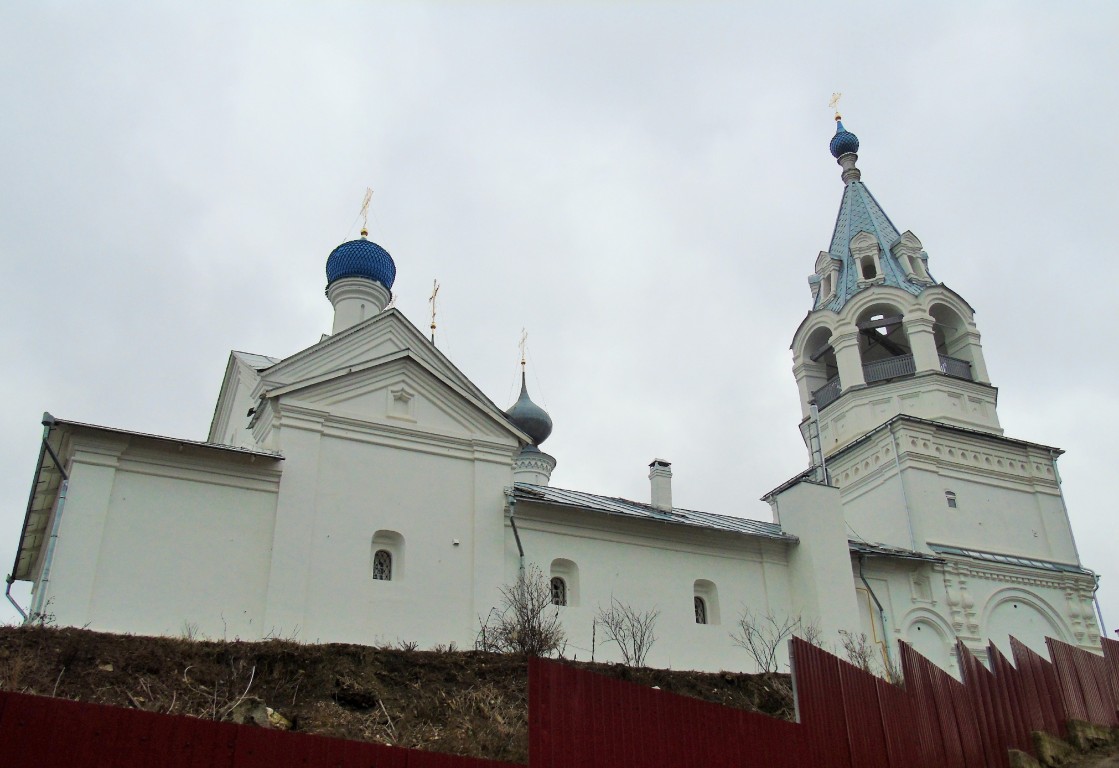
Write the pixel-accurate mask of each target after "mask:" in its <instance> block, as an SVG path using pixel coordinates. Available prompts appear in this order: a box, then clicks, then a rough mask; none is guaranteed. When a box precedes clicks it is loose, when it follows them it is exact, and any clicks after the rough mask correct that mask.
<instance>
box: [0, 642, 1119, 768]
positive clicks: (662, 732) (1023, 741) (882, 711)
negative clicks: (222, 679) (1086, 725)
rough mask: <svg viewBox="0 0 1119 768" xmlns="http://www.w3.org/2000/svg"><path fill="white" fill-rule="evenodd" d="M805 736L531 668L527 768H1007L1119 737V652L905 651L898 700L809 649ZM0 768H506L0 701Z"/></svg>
mask: <svg viewBox="0 0 1119 768" xmlns="http://www.w3.org/2000/svg"><path fill="white" fill-rule="evenodd" d="M790 651H791V653H790V655H791V658H792V667H793V679H794V688H795V697H796V704H797V716H798V722H795V723H793V722H786V721H783V720H776V719H774V718H770V717H766V716H765V715H759V714H755V713H752V712H743V711H741V710H735V709H728V708H726V707H722V706H719V705H717V704H709V703H706V702H702V701H698V700H696V699H691V698H687V697H683V696H676V695H673V694H670V693H665V692H663V691H659V690H655V689H650V688H644V687H641V686H638V685H634V684H632V683H628V682H624V681H621V680H615V679H612V678H606V677H602V676H601V675H596V674H594V673H591V672H586V671H583V670H581V669H576V668H574V667H571V666H568V665H565V664H560V663H557V662H550V661H542V660H538V661H533V662H532V663H530V664H529V762H530V765H531V766H532V767H533V768H597V767H598V766H601V767H602V768H606V767H607V766H609V767H610V768H623V767H625V766H640V767H641V768H662V767H663V768H689V767H690V766H695V767H696V768H699V767H700V766H703V767H706V766H737V767H740V768H754V767H757V768H761V767H763V766H764V768H799V766H809V765H811V766H814V767H815V766H820V767H821V768H856V766H857V768H879V767H881V768H943V767H947V768H984V766H991V767H992V768H1006V767H1007V766H1008V765H1009V760H1008V756H1007V750H1008V749H1011V748H1014V749H1021V750H1024V751H1031V750H1032V743H1031V737H1030V732H1031V731H1035V730H1044V731H1049V732H1050V733H1055V734H1063V733H1064V731H1065V723H1066V721H1067V720H1068V719H1070V718H1074V719H1081V720H1087V721H1089V722H1092V723H1096V724H1099V725H1107V726H1119V642H1116V641H1113V640H1107V639H1105V640H1103V655H1102V656H1100V655H1097V654H1093V653H1090V652H1088V651H1085V650H1083V649H1081V648H1076V647H1074V646H1071V645H1067V644H1065V643H1060V642H1056V641H1053V640H1050V641H1049V653H1050V656H1051V657H1052V659H1053V661H1052V662H1049V661H1047V660H1046V659H1044V658H1042V657H1041V656H1040V655H1039V654H1037V653H1035V652H1033V651H1032V650H1030V649H1029V648H1027V647H1026V646H1025V645H1023V644H1021V643H1019V642H1018V641H1016V640H1014V639H1011V652H1012V655H1013V657H1014V663H1013V664H1012V663H1011V662H1010V661H1009V660H1008V659H1007V658H1006V657H1005V656H1004V655H1003V654H1002V653H1000V652H999V650H998V649H997V648H996V647H995V646H994V645H991V646H990V648H989V649H988V653H987V655H988V666H984V665H983V663H982V662H980V661H979V659H977V658H976V657H975V656H974V655H973V654H972V653H971V652H970V651H969V650H968V649H967V648H965V647H964V646H963V644H962V643H961V644H960V645H959V646H958V648H957V658H958V660H959V665H960V672H961V676H962V681H958V680H956V679H955V678H953V677H952V676H951V675H949V674H948V673H946V672H944V671H943V670H941V669H940V668H939V667H937V666H936V665H934V664H932V663H931V662H929V661H928V660H927V659H925V658H923V657H922V656H921V655H920V654H918V653H917V652H916V651H914V650H913V649H912V648H911V647H909V646H907V645H905V644H902V645H901V665H902V669H903V671H904V676H905V686H904V688H902V687H898V686H894V685H891V684H889V683H887V682H886V681H884V680H881V679H878V678H876V677H874V676H873V675H870V674H868V673H866V672H863V671H862V670H859V669H857V668H855V667H853V666H851V665H850V664H848V663H847V662H845V661H843V660H841V659H839V658H837V657H836V656H834V655H832V654H830V653H827V652H826V651H824V650H821V649H820V648H817V647H815V646H812V645H810V644H808V643H806V642H804V641H801V640H794V641H793V642H792V645H791V648H790ZM0 765H2V766H7V765H36V766H38V765H64V766H67V767H68V768H98V767H100V766H105V767H106V768H108V767H110V766H111V767H112V768H139V767H140V766H150V765H159V766H168V767H169V768H191V767H193V766H199V767H202V766H205V767H206V768H210V767H211V766H213V767H215V768H219V767H220V768H225V767H227V766H228V768H234V767H236V768H257V767H258V766H259V767H260V768H265V767H267V768H281V767H282V766H295V765H299V766H331V767H334V766H337V767H338V768H351V767H353V768H357V766H362V768H407V767H409V766H410V767H411V768H483V766H490V767H491V768H501V767H502V766H504V767H505V768H509V764H507V763H498V762H493V761H486V760H476V759H472V758H463V757H453V756H450V755H441V754H436V753H431V752H419V751H415V750H406V749H398V748H394V747H385V746H380V745H376V744H366V743H362V742H351V741H342V740H339V739H330V738H325V737H320V736H310V735H305V734H296V733H283V732H277V731H270V730H264V729H259V728H253V727H248V726H236V725H229V724H226V723H215V722H212V721H208V720H200V719H196V718H189V717H179V716H169V715H156V714H151V713H148V712H141V711H138V710H130V709H120V708H115V707H105V706H100V705H96V704H84V703H79V702H73V701H66V700H62V699H52V698H46V697H38V696H26V695H21V694H16V693H0Z"/></svg>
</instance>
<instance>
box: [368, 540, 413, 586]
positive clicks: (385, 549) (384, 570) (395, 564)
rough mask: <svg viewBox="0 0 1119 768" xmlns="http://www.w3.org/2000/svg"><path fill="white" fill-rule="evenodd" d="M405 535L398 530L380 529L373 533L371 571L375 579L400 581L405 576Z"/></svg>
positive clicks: (370, 549) (370, 552)
mask: <svg viewBox="0 0 1119 768" xmlns="http://www.w3.org/2000/svg"><path fill="white" fill-rule="evenodd" d="M405 565H406V563H405V562H404V537H403V536H401V535H400V533H398V532H397V531H388V530H380V531H377V532H376V533H375V534H373V540H372V542H370V547H369V572H370V573H371V574H372V575H373V580H374V581H400V580H401V579H403V578H404V575H405V574H404V571H405Z"/></svg>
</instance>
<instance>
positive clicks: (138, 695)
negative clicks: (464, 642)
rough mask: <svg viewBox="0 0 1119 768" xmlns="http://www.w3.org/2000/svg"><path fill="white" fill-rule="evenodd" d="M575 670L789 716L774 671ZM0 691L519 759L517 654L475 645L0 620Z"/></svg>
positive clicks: (523, 717)
mask: <svg viewBox="0 0 1119 768" xmlns="http://www.w3.org/2000/svg"><path fill="white" fill-rule="evenodd" d="M576 666H579V667H583V668H587V669H593V670H594V671H596V672H600V673H602V674H606V675H610V676H613V677H618V678H623V679H628V680H632V681H634V682H637V683H640V684H642V685H649V686H654V685H655V686H659V687H660V688H662V689H663V690H667V691H673V692H675V693H680V694H683V695H686V696H693V697H695V698H699V699H703V700H705V701H712V702H716V703H719V704H724V705H727V706H731V707H737V708H739V709H747V710H751V711H758V712H764V713H766V714H771V715H775V716H778V717H784V718H789V717H790V716H791V709H792V701H791V697H790V695H789V688H788V684H789V683H788V676H787V675H776V676H773V677H766V676H762V675H743V674H736V673H718V674H707V673H701V672H675V671H669V670H657V669H631V668H628V667H623V666H620V665H607V664H587V663H581V662H580V663H576ZM0 689H2V690H11V691H19V692H23V693H33V694H39V695H43V696H59V697H63V698H67V699H76V700H79V701H89V702H96V703H101V704H112V705H116V706H121V707H136V708H140V709H146V710H151V711H156V712H170V713H173V714H179V715H189V716H192V717H205V718H210V719H215V720H238V719H243V718H244V717H246V716H247V715H246V713H247V712H250V710H254V709H255V712H256V713H257V714H260V713H263V712H264V711H265V710H264V707H267V708H269V709H271V710H272V711H273V712H274V714H273V715H272V719H273V723H274V724H275V725H278V726H279V727H288V724H290V728H291V729H292V730H295V731H302V732H306V733H317V734H322V735H327V736H336V737H339V738H346V739H357V740H362V741H376V742H381V743H384V744H395V745H398V746H404V747H413V748H418V749H426V750H432V751H438V752H448V753H452V754H458V755H470V756H475V757H487V758H492V759H498V760H506V761H510V762H522V763H523V762H526V761H527V759H528V729H527V722H528V667H527V663H526V662H525V660H524V659H523V658H518V657H515V656H509V655H501V654H490V653H482V652H479V651H458V650H454V649H446V648H441V649H436V650H431V651H418V650H413V649H407V648H391V647H385V648H373V647H367V646H360V645H341V644H331V645H302V644H299V643H294V642H291V641H286V640H269V641H264V642H255V643H245V642H199V641H194V640H188V639H179V638H166V637H138V636H133V635H110V634H104V633H99V632H90V631H88V630H81V629H55V628H49V627H0ZM261 704H262V705H263V706H261ZM249 716H251V713H250V715H249Z"/></svg>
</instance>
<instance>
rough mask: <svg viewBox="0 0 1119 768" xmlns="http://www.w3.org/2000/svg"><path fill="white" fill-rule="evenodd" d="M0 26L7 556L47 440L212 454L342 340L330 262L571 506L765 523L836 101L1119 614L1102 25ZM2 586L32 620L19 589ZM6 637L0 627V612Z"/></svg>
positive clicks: (606, 9)
mask: <svg viewBox="0 0 1119 768" xmlns="http://www.w3.org/2000/svg"><path fill="white" fill-rule="evenodd" d="M751 5H752V4H746V3H714V2H692V3H682V2H681V3H673V2H661V3H621V2H619V3H591V2H584V3H565V4H559V3H555V4H550V3H511V2H508V3H507V2H488V3H466V2H456V3H432V4H423V3H406V4H404V3H401V4H395V3H358V2H322V1H320V2H314V3H310V2H308V3H283V2H268V3H263V2H261V3H230V2H192V3H189V4H187V3H177V4H170V3H160V2H144V3H140V2H136V3H130V4H125V3H79V2H68V3H60V2H36V3H30V2H27V3H17V2H6V3H3V4H2V5H0V104H3V118H2V119H0V222H2V226H0V266H2V267H3V272H4V279H3V281H2V283H0V285H2V289H0V290H2V291H3V302H2V303H0V327H2V328H3V329H4V330H3V332H2V333H0V355H2V359H3V360H4V362H5V367H6V376H5V377H4V382H5V383H4V397H3V400H2V402H3V408H2V409H0V462H2V466H3V467H4V468H5V469H4V472H3V473H0V558H4V559H2V560H0V562H2V563H3V568H4V572H5V573H6V572H7V570H9V569H10V567H11V566H10V562H11V559H12V558H13V557H14V553H15V547H16V542H17V540H18V536H19V528H20V524H21V521H22V518H23V514H24V508H25V505H26V500H27V493H28V490H29V488H30V484H31V480H32V471H33V469H34V463H35V459H36V456H37V450H38V440H39V435H40V432H41V427H40V426H39V420H40V414H41V413H42V411H44V410H49V411H51V412H52V413H53V414H55V415H56V416H58V417H60V418H65V419H73V420H80V421H88V422H93V423H97V424H105V425H111V426H118V427H123V428H128V429H136V430H142V431H145V432H155V433H160V434H166V435H172V436H177V437H188V438H196V439H201V438H204V437H205V434H206V431H207V428H208V426H209V422H210V418H211V415H212V410H213V404H214V399H215V397H216V395H217V390H218V387H219V385H220V382H221V377H222V373H223V371H224V366H225V361H226V357H227V355H228V353H229V350H230V349H240V350H246V351H251V352H259V353H264V354H269V355H276V356H286V355H289V354H291V353H293V352H295V351H297V350H299V349H302V348H304V347H306V346H308V345H310V344H312V343H313V342H315V341H316V340H317V339H318V338H319V335H320V334H321V333H323V332H325V331H329V328H330V322H331V315H332V313H331V308H330V305H329V303H328V302H327V300H326V298H325V297H324V296H323V288H324V282H325V279H324V274H323V267H324V262H325V259H326V256H327V255H328V254H329V252H330V250H331V249H332V248H333V247H334V246H335V245H337V244H338V243H340V242H343V241H344V240H348V239H351V238H353V237H355V236H356V235H357V229H358V228H359V226H360V225H359V224H358V223H357V221H356V218H355V217H356V214H357V210H358V208H359V206H360V204H361V197H362V194H363V193H364V190H365V187H366V186H371V187H373V188H374V190H375V196H374V202H373V216H372V218H371V221H370V229H371V238H372V239H374V240H376V241H377V242H378V243H380V244H381V245H383V246H384V247H385V248H387V249H388V250H389V251H390V252H391V253H392V255H393V257H394V259H395V260H396V264H397V269H398V278H397V283H396V286H395V290H396V293H397V296H398V299H397V306H398V307H399V308H400V309H401V310H402V311H403V312H404V313H405V314H406V315H407V316H408V317H409V318H410V319H411V320H412V322H414V323H415V324H416V325H417V326H419V327H421V328H424V327H426V325H427V324H428V317H427V312H428V304H427V297H428V295H429V293H430V290H431V283H432V280H433V279H438V280H439V282H440V284H441V285H442V289H441V291H440V294H439V298H440V305H439V331H438V337H439V338H438V343H439V346H440V347H441V348H442V349H443V351H444V352H446V353H447V354H448V355H449V356H450V357H451V359H452V360H453V361H454V362H455V363H456V364H457V365H458V366H459V367H460V368H461V369H462V370H463V371H464V372H465V373H466V374H467V375H468V376H470V377H471V378H472V379H473V380H474V381H475V382H476V383H477V384H478V385H479V386H480V387H481V388H482V389H483V390H484V391H485V392H487V393H488V394H489V395H490V397H491V398H492V399H493V400H494V401H496V402H497V403H498V404H499V405H500V406H502V407H506V406H508V405H509V404H511V403H512V401H513V399H514V396H515V394H516V392H515V386H516V383H517V360H518V351H517V341H518V338H519V335H520V331H521V328H522V327H526V328H527V329H528V331H529V353H530V373H529V384H530V389H531V392H532V395H533V397H534V399H536V400H537V402H539V403H541V404H542V405H544V406H545V407H546V408H547V409H548V410H549V411H550V413H551V415H552V418H553V420H554V422H555V431H554V432H553V436H552V438H551V439H550V440H549V441H548V442H547V443H546V444H545V446H544V447H545V448H546V449H547V450H548V451H549V452H550V453H551V454H553V455H554V456H555V457H556V458H557V459H558V461H559V466H558V467H557V469H556V471H555V474H554V475H553V484H554V485H557V486H561V487H569V488H578V489H581V490H587V491H593V492H600V493H606V494H614V495H621V496H626V497H629V498H637V499H644V498H645V497H646V496H647V494H648V480H647V479H646V475H647V471H648V470H647V467H646V465H647V464H648V462H649V461H650V460H651V459H652V458H654V457H664V458H667V459H669V460H671V461H672V462H673V470H674V473H675V478H674V485H675V487H674V500H675V501H676V503H677V504H678V505H680V506H685V507H691V508H696V509H702V510H706V511H711V512H718V513H724V514H735V515H746V516H751V517H761V518H766V517H767V516H768V512H769V510H768V507H767V506H766V505H764V504H763V503H762V502H760V501H758V497H760V496H761V495H762V494H763V493H764V492H766V491H767V490H769V489H770V488H772V487H774V486H776V485H778V484H779V483H781V482H782V481H784V480H785V479H787V478H788V477H790V476H791V475H793V474H795V473H796V472H798V471H800V470H801V469H803V468H804V467H805V466H806V463H807V455H806V452H805V450H804V447H803V444H802V443H801V440H800V437H799V434H798V432H797V422H798V420H799V416H800V412H799V407H798V404H797V391H796V385H795V383H794V380H793V376H792V373H791V357H790V353H789V343H790V341H791V339H792V335H793V332H794V330H795V329H796V327H797V324H798V323H799V322H800V320H801V318H802V317H803V316H804V314H805V313H806V312H807V311H808V309H809V305H810V300H809V299H810V295H809V291H808V286H807V283H806V279H805V278H806V276H807V275H808V274H809V273H810V272H811V270H812V268H813V264H814V261H815V257H816V254H817V253H818V252H819V251H820V250H823V249H825V248H826V247H827V246H828V242H829V238H830V235H831V230H832V226H833V224H834V220H835V214H836V210H837V208H838V205H839V201H840V196H841V193H842V183H841V181H840V179H839V173H840V171H839V168H838V167H837V166H836V164H835V161H834V160H833V159H832V158H831V156H830V155H829V154H828V151H827V143H828V140H829V139H830V137H831V134H832V133H833V132H834V123H833V121H832V116H831V112H830V111H829V110H828V108H827V102H828V98H829V97H830V95H831V93H832V92H833V91H843V92H844V94H845V96H844V99H843V102H842V103H841V108H842V111H843V113H844V122H845V125H846V126H847V127H848V128H849V129H850V130H852V131H853V132H855V133H857V134H858V136H859V138H860V140H861V142H862V148H861V151H860V153H859V154H860V162H859V166H860V168H861V169H862V171H863V181H864V182H866V183H867V185H868V186H869V187H870V188H871V190H873V192H874V194H875V196H876V197H877V199H878V200H879V202H880V203H881V204H882V205H883V207H884V208H885V210H886V212H887V213H888V214H889V216H890V217H891V218H892V220H893V221H894V223H895V224H896V225H897V226H898V227H899V228H900V229H901V230H906V229H911V230H913V232H914V233H915V234H916V235H917V236H918V237H919V238H921V240H922V242H923V243H924V244H925V247H926V249H927V250H928V253H929V257H930V267H931V269H932V271H933V273H934V274H935V276H936V277H937V278H938V279H939V280H940V281H942V282H944V283H945V284H947V285H949V286H950V287H952V288H953V289H954V290H956V291H958V292H959V293H961V294H962V295H963V296H964V297H965V298H966V299H967V300H968V301H969V302H970V303H971V304H972V306H974V307H975V309H976V310H977V315H976V318H977V322H978V324H979V329H980V331H981V332H982V334H983V345H984V351H985V353H986V357H987V362H988V367H989V369H990V373H991V377H992V379H993V381H994V383H995V384H996V385H997V386H998V387H999V413H1000V416H1001V419H1002V424H1003V427H1004V428H1005V430H1006V434H1007V435H1009V436H1012V437H1016V438H1021V439H1025V440H1030V441H1035V442H1040V443H1046V444H1049V445H1055V446H1059V447H1061V448H1064V449H1065V450H1067V452H1068V453H1067V455H1066V456H1065V457H1064V458H1062V459H1061V462H1060V469H1061V472H1062V475H1063V477H1064V481H1065V494H1066V499H1067V502H1068V506H1069V511H1070V516H1071V518H1072V522H1073V527H1074V530H1075V532H1076V534H1077V540H1078V542H1079V545H1080V551H1081V555H1082V559H1083V561H1084V564H1085V565H1086V566H1088V567H1090V568H1093V569H1095V570H1097V571H1098V572H1100V573H1101V574H1102V575H1103V586H1102V588H1101V590H1100V597H1101V602H1102V604H1103V609H1104V615H1105V618H1106V620H1107V623H1108V628H1109V629H1115V628H1117V627H1119V558H1116V551H1117V550H1116V542H1117V540H1119V521H1117V515H1116V505H1115V501H1114V499H1115V497H1116V494H1115V485H1114V483H1115V478H1116V474H1117V473H1116V470H1115V466H1116V454H1115V451H1114V449H1113V447H1112V446H1113V443H1114V440H1115V435H1116V434H1119V419H1117V417H1116V415H1115V414H1116V406H1115V398H1116V392H1117V389H1116V381H1117V379H1119V375H1117V374H1119V370H1117V368H1119V366H1117V365H1116V363H1115V350H1116V348H1117V341H1119V340H1117V338H1116V337H1117V334H1116V331H1115V328H1116V325H1117V324H1116V320H1117V319H1119V310H1117V306H1119V303H1117V302H1116V300H1115V298H1114V295H1115V292H1116V287H1117V283H1119V266H1117V264H1119V260H1117V259H1116V258H1115V255H1114V252H1115V235H1114V226H1115V221H1116V218H1117V217H1116V213H1117V210H1116V209H1117V206H1119V143H1117V141H1116V135H1117V125H1119V114H1117V113H1119V107H1117V104H1119V99H1117V98H1116V95H1117V94H1116V87H1115V82H1116V73H1117V72H1119V54H1117V50H1119V46H1116V44H1115V40H1116V33H1117V32H1119V24H1117V21H1119V6H1116V5H1115V4H1114V3H1113V2H1099V3H1092V2H1075V3H1063V4H1059V5H1058V4H1054V3H1043V2H1036V3H1029V2H1022V3H1010V2H1001V3H984V2H938V3H888V4H886V3H883V4H865V3H858V2H844V3H834V2H833V3H818V4H812V3H809V4H793V3H789V4H783V5H782V6H781V8H780V9H778V10H769V11H765V10H759V9H757V8H753V7H751ZM16 593H17V594H19V595H20V596H21V599H25V594H26V593H25V591H21V590H20V589H18V588H17V590H16ZM13 616H14V611H13V610H11V609H10V607H9V606H8V605H7V603H6V602H5V603H3V604H0V620H2V619H11V617H13Z"/></svg>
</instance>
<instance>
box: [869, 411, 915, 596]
mask: <svg viewBox="0 0 1119 768" xmlns="http://www.w3.org/2000/svg"><path fill="white" fill-rule="evenodd" d="M890 440H891V441H892V442H893V444H894V467H895V468H896V469H897V472H898V485H900V486H901V500H902V503H903V504H905V524H906V525H907V526H908V527H909V548H910V549H912V550H913V551H914V552H916V551H917V537H916V535H914V533H913V513H912V512H910V510H909V494H908V493H906V492H905V480H904V479H903V478H902V476H901V459H900V458H898V437H897V435H896V434H894V424H893V423H892V422H891V423H890ZM875 602H877V600H876V601H875Z"/></svg>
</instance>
